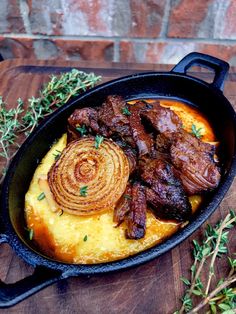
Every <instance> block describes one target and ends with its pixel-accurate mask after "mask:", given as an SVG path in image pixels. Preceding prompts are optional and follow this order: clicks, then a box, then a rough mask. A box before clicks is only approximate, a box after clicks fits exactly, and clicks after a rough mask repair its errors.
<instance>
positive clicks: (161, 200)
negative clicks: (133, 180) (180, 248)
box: [141, 159, 191, 221]
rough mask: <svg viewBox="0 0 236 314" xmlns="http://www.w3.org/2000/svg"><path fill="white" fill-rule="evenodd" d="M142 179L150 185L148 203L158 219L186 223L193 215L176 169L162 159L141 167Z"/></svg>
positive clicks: (147, 193) (147, 162) (147, 195)
mask: <svg viewBox="0 0 236 314" xmlns="http://www.w3.org/2000/svg"><path fill="white" fill-rule="evenodd" d="M141 178H142V179H143V181H144V182H146V183H147V184H148V185H149V188H147V189H146V197H147V202H149V204H151V206H152V207H153V208H154V209H155V213H156V215H157V216H158V217H160V218H164V219H174V220H177V221H184V220H187V219H188V218H189V216H190V215H191V205H190V203H189V200H188V197H187V196H186V194H185V192H184V190H183V187H182V184H181V181H180V180H179V179H178V177H177V176H176V175H175V173H174V168H173V167H172V165H170V164H169V163H168V162H166V161H164V160H162V159H153V160H149V161H148V160H147V161H146V162H145V163H143V164H142V165H141Z"/></svg>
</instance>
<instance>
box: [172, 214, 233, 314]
mask: <svg viewBox="0 0 236 314" xmlns="http://www.w3.org/2000/svg"><path fill="white" fill-rule="evenodd" d="M235 226H236V214H235V212H234V211H231V212H230V214H228V215H227V216H226V217H225V219H224V220H223V221H221V222H219V223H218V224H217V225H216V226H215V227H212V226H209V225H208V226H207V229H206V231H205V236H204V239H203V241H202V244H199V243H198V242H197V241H196V240H193V245H194V250H193V256H194V263H193V265H192V266H191V279H190V280H188V279H187V278H181V280H182V281H183V282H184V284H185V285H186V286H188V288H187V290H186V292H185V295H184V296H183V298H182V307H181V309H180V310H179V311H176V312H175V313H176V314H177V313H178V314H181V313H198V311H199V310H200V309H202V308H203V307H205V306H206V305H208V306H209V311H208V312H206V313H213V314H215V313H219V311H220V312H221V313H225V314H226V313H227V314H230V313H234V312H232V311H231V312H226V311H230V310H231V309H235V308H236V289H235V288H233V287H231V285H232V284H233V283H234V282H236V259H234V258H230V257H228V261H229V266H230V270H229V273H228V275H227V276H226V278H224V279H221V280H220V281H219V282H218V285H217V287H216V288H214V289H213V290H211V291H210V289H211V282H212V278H213V276H214V269H215V262H216V259H217V257H221V256H223V255H225V254H227V252H228V250H227V243H228V234H229V230H230V229H232V228H233V227H235ZM206 267H207V268H208V277H207V281H206V285H205V287H204V285H203V282H202V279H201V273H202V271H203V269H205V268H206ZM193 295H194V296H196V297H197V298H201V299H200V302H199V303H198V304H197V305H195V306H194V305H193V299H192V297H193Z"/></svg>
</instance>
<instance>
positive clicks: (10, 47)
mask: <svg viewBox="0 0 236 314" xmlns="http://www.w3.org/2000/svg"><path fill="white" fill-rule="evenodd" d="M0 53H1V55H2V56H3V58H4V59H9V58H32V57H35V56H34V50H33V43H32V40H31V39H27V38H20V39H16V38H4V37H0Z"/></svg>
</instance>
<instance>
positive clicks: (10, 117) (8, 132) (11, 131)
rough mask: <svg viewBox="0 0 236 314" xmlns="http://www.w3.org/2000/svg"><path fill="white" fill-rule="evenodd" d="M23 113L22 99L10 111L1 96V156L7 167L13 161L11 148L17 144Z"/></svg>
mask: <svg viewBox="0 0 236 314" xmlns="http://www.w3.org/2000/svg"><path fill="white" fill-rule="evenodd" d="M22 112H23V102H22V101H21V99H18V103H17V106H16V108H14V109H9V110H8V109H7V107H6V104H5V103H4V101H3V99H2V97H1V96H0V156H1V157H3V158H4V159H5V160H6V166H8V164H9V162H10V159H11V146H13V145H14V144H15V140H16V137H17V131H18V130H19V129H20V128H21V122H20V120H19V116H20V114H21V113H22Z"/></svg>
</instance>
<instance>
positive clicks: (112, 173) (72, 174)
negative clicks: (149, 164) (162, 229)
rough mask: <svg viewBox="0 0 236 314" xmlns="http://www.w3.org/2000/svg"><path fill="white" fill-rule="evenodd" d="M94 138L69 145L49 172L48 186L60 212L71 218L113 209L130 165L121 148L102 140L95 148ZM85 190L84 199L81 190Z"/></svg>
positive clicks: (122, 190)
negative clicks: (70, 215)
mask: <svg viewBox="0 0 236 314" xmlns="http://www.w3.org/2000/svg"><path fill="white" fill-rule="evenodd" d="M94 144H95V140H94V138H82V139H79V140H76V141H73V142H71V143H70V144H69V145H68V146H67V147H66V148H65V149H64V150H63V152H62V154H61V156H60V158H59V160H58V161H57V162H56V163H55V164H54V165H53V166H52V167H51V169H50V171H49V173H48V183H49V187H50V190H51V192H52V194H53V197H54V199H55V201H56V202H57V204H58V205H59V207H60V209H62V210H64V211H65V212H68V213H71V214H74V215H92V214H97V213H98V212H101V211H103V210H107V209H109V208H114V207H115V205H116V202H117V201H118V200H119V198H120V197H121V195H122V194H123V193H124V191H125V188H126V185H127V181H128V177H129V162H128V159H127V157H126V155H125V154H124V152H123V151H122V149H121V148H120V147H119V146H118V145H117V144H115V143H114V142H113V141H111V140H108V139H104V141H103V142H102V144H101V145H100V146H99V148H98V149H96V148H95V147H94ZM83 187H87V188H86V192H87V193H86V196H82V195H81V193H80V192H81V191H80V189H81V188H83Z"/></svg>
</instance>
